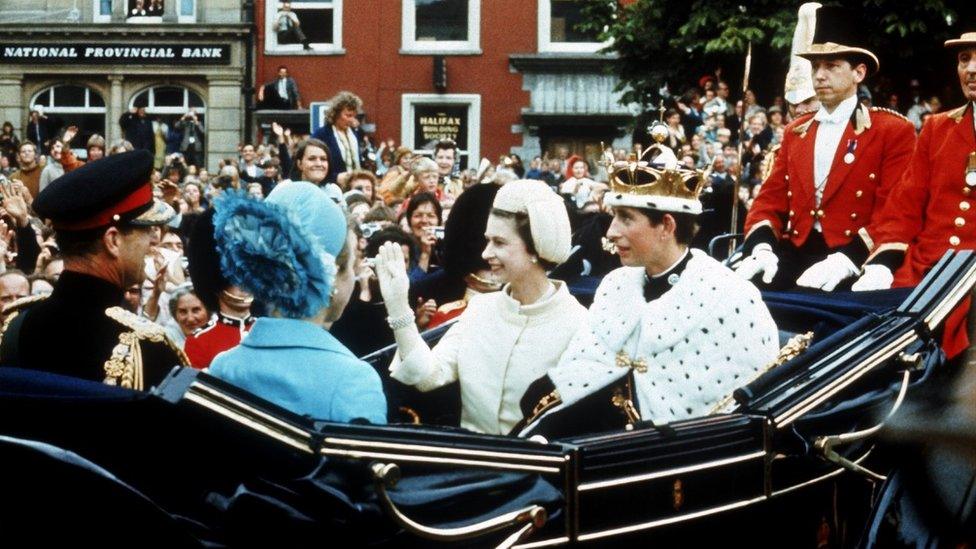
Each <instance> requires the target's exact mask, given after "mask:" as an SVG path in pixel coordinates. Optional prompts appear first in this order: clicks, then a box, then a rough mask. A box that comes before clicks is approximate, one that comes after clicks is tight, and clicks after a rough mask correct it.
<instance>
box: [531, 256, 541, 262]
mask: <svg viewBox="0 0 976 549" xmlns="http://www.w3.org/2000/svg"><path fill="white" fill-rule="evenodd" d="M530 261H532V263H538V262H539V258H538V257H533V258H532V259H531V260H530Z"/></svg>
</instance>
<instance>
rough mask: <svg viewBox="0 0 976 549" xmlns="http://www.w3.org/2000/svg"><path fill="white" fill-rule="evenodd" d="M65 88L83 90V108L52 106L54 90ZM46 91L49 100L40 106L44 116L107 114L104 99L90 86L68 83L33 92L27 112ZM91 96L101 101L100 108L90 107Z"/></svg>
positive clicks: (52, 85)
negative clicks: (49, 114) (58, 114)
mask: <svg viewBox="0 0 976 549" xmlns="http://www.w3.org/2000/svg"><path fill="white" fill-rule="evenodd" d="M67 87H71V88H82V89H84V90H85V106H83V107H73V106H61V107H59V106H57V105H54V90H55V88H67ZM46 91H50V92H51V95H50V100H49V101H48V104H47V105H44V104H42V105H41V106H42V107H44V113H45V114H47V113H55V114H57V113H71V114H105V113H106V112H108V111H107V108H108V107H107V105H106V103H105V98H104V97H102V94H101V93H99V92H98V90H96V89H95V88H92V87H90V86H86V85H84V84H72V83H68V84H51V85H50V86H45V87H43V88H41V89H39V90H37V92H35V93H34V94H33V95H31V98H30V101H29V102H28V103H27V105H28V109H29V110H33V109H34V107H35V106H36V105H37V99H38V98H39V97H40V96H41V94H42V93H44V92H46ZM92 94H95V95H97V96H98V97H99V98H100V99H101V100H102V106H101V107H93V106H91V102H92V101H91V96H92Z"/></svg>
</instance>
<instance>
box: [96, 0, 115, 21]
mask: <svg viewBox="0 0 976 549" xmlns="http://www.w3.org/2000/svg"><path fill="white" fill-rule="evenodd" d="M101 10H102V0H92V22H93V23H111V22H112V2H109V4H108V14H107V15H106V14H103V13H102V12H101Z"/></svg>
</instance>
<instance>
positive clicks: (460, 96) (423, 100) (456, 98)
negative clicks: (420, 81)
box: [400, 93, 481, 168]
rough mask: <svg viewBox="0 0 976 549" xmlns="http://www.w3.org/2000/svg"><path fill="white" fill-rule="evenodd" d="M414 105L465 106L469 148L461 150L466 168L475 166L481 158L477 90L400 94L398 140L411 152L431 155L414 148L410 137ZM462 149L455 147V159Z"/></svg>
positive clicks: (479, 113) (479, 108) (426, 151)
mask: <svg viewBox="0 0 976 549" xmlns="http://www.w3.org/2000/svg"><path fill="white" fill-rule="evenodd" d="M416 105H467V106H468V136H467V137H468V148H467V149H465V150H464V151H463V155H464V156H465V157H467V161H468V162H467V163H468V166H467V168H474V167H477V166H478V162H480V161H481V94H477V93H448V94H438V93H405V94H403V95H401V96H400V142H401V143H402V144H403V146H404V147H410V150H412V151H413V152H414V154H431V153H432V151H430V150H427V149H417V148H416V143H414V140H413V137H414V135H413V130H414V125H413V120H414V117H415V115H416V111H415V109H414V107H415V106H416ZM461 156H462V151H461V150H458V158H457V160H458V162H460V160H461Z"/></svg>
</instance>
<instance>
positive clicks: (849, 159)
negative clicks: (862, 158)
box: [844, 139, 857, 164]
mask: <svg viewBox="0 0 976 549" xmlns="http://www.w3.org/2000/svg"><path fill="white" fill-rule="evenodd" d="M856 150H857V139H848V140H847V152H846V153H845V154H844V163H845V164H853V163H854V151H856Z"/></svg>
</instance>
